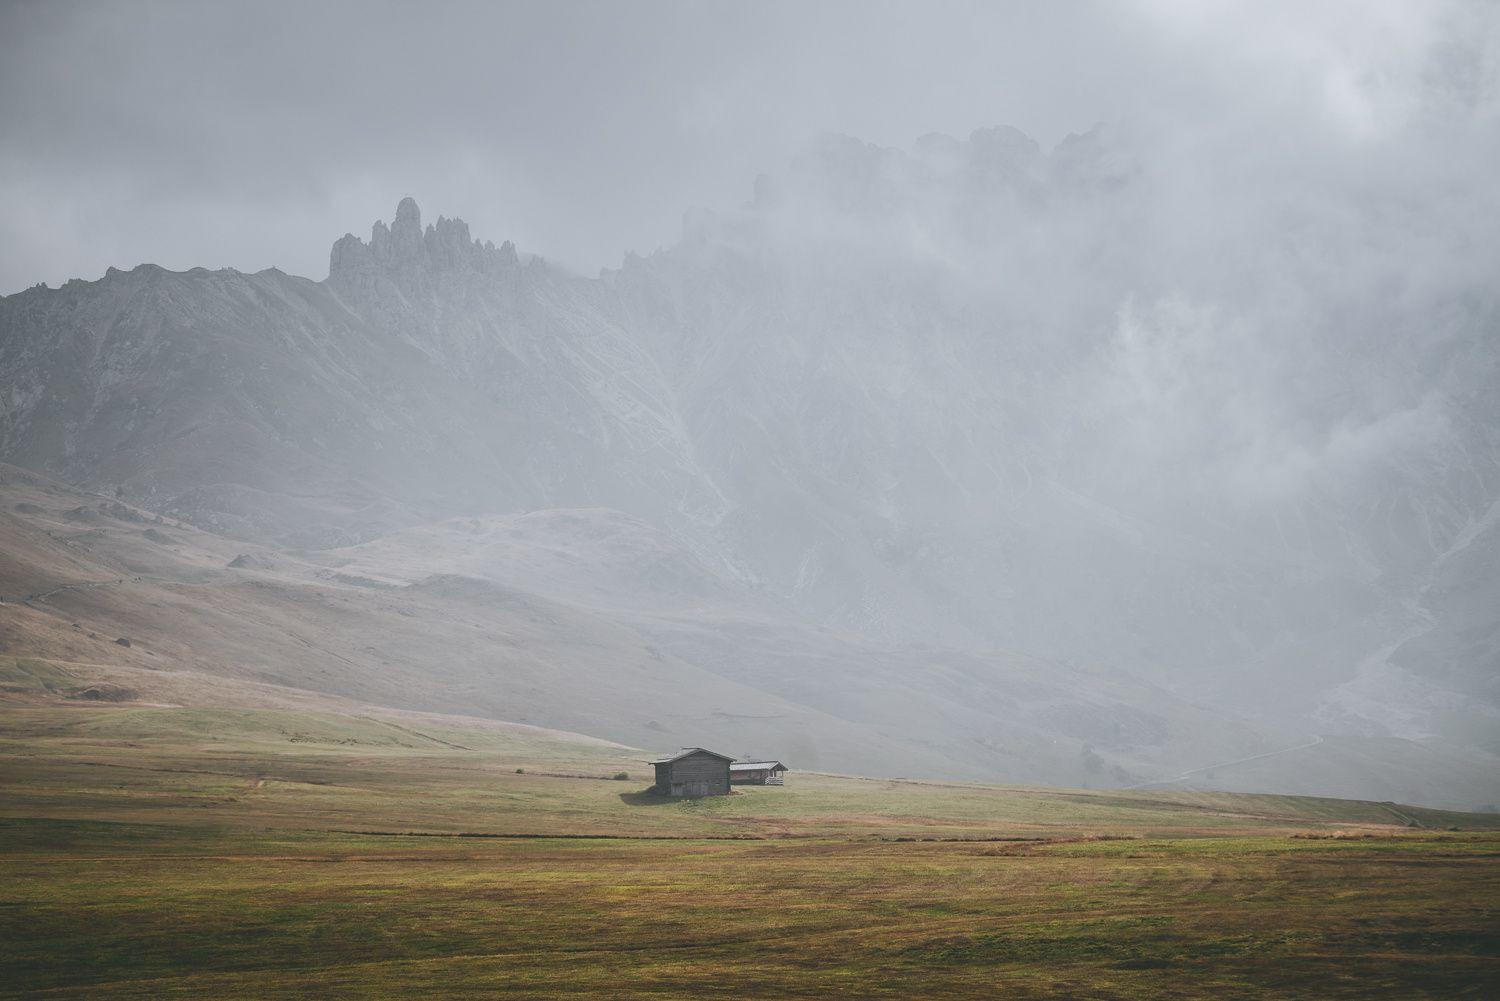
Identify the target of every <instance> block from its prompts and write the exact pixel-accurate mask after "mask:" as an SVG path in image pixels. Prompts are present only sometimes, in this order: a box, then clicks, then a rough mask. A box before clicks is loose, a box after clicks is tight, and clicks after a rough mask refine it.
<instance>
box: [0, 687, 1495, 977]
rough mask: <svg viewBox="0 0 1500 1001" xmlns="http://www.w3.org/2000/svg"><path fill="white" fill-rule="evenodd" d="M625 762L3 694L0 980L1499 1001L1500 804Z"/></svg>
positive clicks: (572, 752) (534, 739)
mask: <svg viewBox="0 0 1500 1001" xmlns="http://www.w3.org/2000/svg"><path fill="white" fill-rule="evenodd" d="M642 756H643V755H642V754H641V753H640V752H636V751H632V750H630V749H628V748H622V747H620V746H618V745H613V744H608V743H604V742H600V741H589V740H586V739H581V738H576V737H574V736H571V735H567V734H559V733H553V732H549V731H543V730H536V729H533V728H525V727H514V726H508V725H504V724H487V723H482V722H480V721H464V720H456V719H453V718H443V717H413V716H410V715H398V714H382V713H379V712H377V711H372V712H371V713H370V714H368V715H348V714H336V713H320V712H290V711H281V710H202V709H178V708H168V707H160V708H157V707H147V706H139V705H129V706H115V705H100V706H92V705H90V706H61V705H57V704H49V703H45V702H41V701H36V700H32V701H26V700H24V699H23V700H20V701H16V702H13V703H10V704H8V705H6V706H4V707H3V708H0V996H5V997H27V998H31V997H43V998H45V997H109V998H116V997H119V998H133V997H140V998H175V997H181V998H199V997H244V998H275V997H392V998H395V997H414V996H422V997H471V996H515V997H538V998H551V997H557V998H564V997H568V998H583V997H624V998H629V997H650V998H699V997H724V998H741V997H768V998H793V997H849V998H864V997H893V998H910V997H1006V996H1011V997H1100V998H1111V997H1118V998H1129V997H1183V998H1188V997H1201V996H1208V995H1220V996H1228V997H1240V996H1261V997H1309V996H1317V997H1349V998H1356V997H1369V996H1372V995H1385V996H1391V997H1433V998H1454V997H1475V998H1479V997H1492V996H1496V991H1497V988H1500V831H1496V830H1494V825H1495V823H1496V821H1500V818H1496V817H1490V816H1482V815H1466V814H1447V813H1440V812H1438V811H1430V810H1418V809H1414V808H1409V807H1402V806H1395V805H1390V804H1376V803H1361V802H1353V801H1344V800H1328V799H1307V798H1298V797H1279V796H1245V795H1230V794H1194V793H1163V792H1155V791H1152V792H1109V791H1089V790H1055V789H1036V788H1023V787H1004V786H980V785H972V784H961V783H928V782H917V781H903V780H885V779H860V778H850V777H840V776H830V775H812V774H806V773H799V772H796V771H794V772H793V773H792V774H791V775H790V777H789V780H788V785H787V786H785V787H784V788H779V789H778V788H742V789H738V790H737V791H736V794H735V795H732V796H728V797H719V798H714V799H708V800H701V801H684V802H671V801H665V800H662V799H660V798H658V797H656V796H654V795H651V794H649V793H647V792H646V791H645V787H646V786H647V785H648V784H649V780H648V778H647V775H648V769H647V767H646V766H645V765H644V764H643V762H642V761H641V758H642ZM792 764H793V765H794V766H795V762H793V763H792ZM622 771H623V772H626V773H628V774H629V775H630V778H629V779H628V780H619V779H615V778H613V777H612V776H614V775H616V774H618V773H620V772H622Z"/></svg>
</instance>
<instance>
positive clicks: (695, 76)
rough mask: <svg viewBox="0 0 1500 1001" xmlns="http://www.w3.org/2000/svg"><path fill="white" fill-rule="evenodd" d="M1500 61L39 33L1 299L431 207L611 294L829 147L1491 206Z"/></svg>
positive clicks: (306, 261) (1332, 28) (192, 20)
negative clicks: (1394, 178)
mask: <svg viewBox="0 0 1500 1001" xmlns="http://www.w3.org/2000/svg"><path fill="white" fill-rule="evenodd" d="M1497 37H1500V31H1497V19H1496V15H1495V13H1494V8H1493V7H1492V6H1490V5H1487V4H1483V3H1430V4H1408V3H1393V2H1386V3H1369V2H1355V0H1346V2H1333V3H1323V4H1318V5H1316V7H1315V8H1314V9H1311V10H1310V9H1309V8H1308V7H1307V6H1306V5H1304V4H1295V3H1280V4H1266V3H1250V2H1243V3H1229V2H1223V3H1209V4H1204V3H1185V2H1183V3H1174V2H1165V0H1142V2H1138V3H1134V4H1113V3H1111V4H1076V5H1060V4H1030V3H1015V4H1009V5H978V4H971V3H946V4H932V3H926V4H880V3H867V2H830V3H819V4H804V3H765V4H730V3H691V4H690V3H682V4H667V3H654V4H617V3H569V4H555V3H550V2H549V3H510V4H503V5H502V4H490V3H483V4H480V3H474V4H465V3H459V4H439V5H422V6H413V5H399V6H398V5H390V6H380V5H370V4H352V3H351V4H337V3H321V4H311V5H309V4H293V3H283V4H255V5H243V4H237V5H231V4H216V5H208V4H192V3H166V2H134V3H132V2H122V3H92V4H79V3H72V4H69V3H50V2H49V3H41V2H31V3H26V2H20V3H15V2H13V3H9V4H7V5H5V6H4V7H3V8H0V136H3V137H4V138H3V139H0V290H5V291H14V290H16V289H18V288H21V287H24V286H25V285H28V284H31V283H33V282H35V281H39V280H45V281H48V282H52V283H56V282H58V281H60V280H65V279H67V278H69V277H74V276H78V277H94V276H96V275H98V274H99V273H101V272H102V271H103V270H104V268H105V267H106V266H108V265H111V264H113V265H119V266H130V265H133V264H135V263H138V262H140V261H145V260H149V261H155V262H158V263H161V264H164V265H166V266H169V267H175V268H183V267H189V266H193V265H206V266H225V265H229V266H235V267H239V268H243V269H255V268H260V267H265V266H269V265H273V264H274V265H277V266H280V267H282V268H284V269H286V270H289V271H294V272H297V273H302V274H308V275H311V276H312V277H322V275H323V274H324V273H325V271H326V266H327V262H326V256H325V255H326V247H327V246H328V243H329V242H330V240H331V238H333V237H335V236H337V235H339V234H341V233H343V232H345V231H349V230H353V231H359V232H362V231H363V230H364V228H365V227H367V226H368V225H369V222H370V220H372V219H374V218H376V217H377V216H380V215H382V214H384V213H385V212H386V211H388V207H389V206H390V205H391V204H393V203H394V202H395V200H396V199H397V198H398V197H399V196H401V195H403V194H415V195H417V196H419V197H420V198H421V199H422V203H423V204H424V205H425V206H427V207H428V208H429V210H430V211H432V212H434V213H436V212H443V213H447V214H450V215H453V214H459V215H462V216H464V217H465V218H466V219H468V220H469V221H470V223H471V224H472V226H473V229H474V232H475V233H476V234H479V235H482V236H485V237H490V238H494V239H496V240H499V239H502V238H512V239H515V240H516V241H517V242H518V243H519V244H520V245H521V246H522V247H523V248H526V249H531V250H534V251H536V252H539V253H542V254H543V255H546V256H548V257H552V258H556V259H559V260H561V261H564V262H567V263H570V264H573V265H575V266H578V267H580V268H584V269H589V270H592V269H593V268H595V267H598V266H600V265H606V264H614V263H616V262H617V261H618V260H619V257H620V255H621V254H622V253H623V252H624V251H626V250H629V249H637V250H643V251H649V250H650V249H652V247H654V246H656V245H659V244H665V243H669V242H671V241H672V240H674V239H675V238H676V235H677V232H678V228H679V225H680V219H681V213H682V211H683V210H684V209H686V208H688V207H690V206H693V205H707V206H733V205H735V204H737V203H738V202H740V201H742V200H743V199H744V198H745V197H746V194H747V192H748V191H749V185H750V181H751V179H752V178H753V176H754V174H755V173H756V172H758V171H760V170H762V169H767V170H776V169H778V168H780V167H781V166H782V165H783V164H784V163H785V162H786V161H787V160H788V159H790V158H791V156H792V155H793V154H794V153H795V152H796V151H797V150H799V149H801V148H802V147H803V146H805V144H806V143H807V142H808V141H809V140H810V139H811V138H812V137H813V136H815V135H817V134H819V133H822V132H827V131H834V132H842V133H847V134H850V135H856V136H859V137H860V138H861V139H865V140H868V141H872V142H877V143H881V144H885V145H901V146H905V145H907V144H909V143H910V141H911V140H912V139H913V138H915V137H916V136H918V135H922V134H925V133H928V132H932V131H942V132H948V133H951V134H955V135H967V134H968V133H969V132H970V131H971V130H973V129H975V128H978V127H982V126H988V125H993V124H997V123H1004V124H1010V125H1014V126H1017V127H1019V128H1021V129H1022V130H1023V131H1025V132H1027V133H1028V134H1030V135H1032V136H1034V137H1035V138H1037V139H1038V140H1039V141H1040V142H1041V143H1042V144H1043V145H1044V146H1048V147H1050V146H1051V145H1052V144H1054V143H1055V142H1057V141H1058V140H1059V139H1061V138H1062V137H1063V136H1064V135H1065V134H1067V133H1069V132H1073V131H1082V130H1084V129H1086V128H1088V127H1089V126H1090V125H1092V124H1093V123H1094V122H1096V121H1100V120H1107V121H1111V122H1114V123H1118V124H1121V125H1128V126H1129V127H1131V128H1132V129H1134V130H1136V131H1137V132H1138V133H1139V134H1140V135H1143V136H1149V137H1150V140H1151V142H1152V143H1153V144H1154V148H1157V149H1159V150H1161V151H1163V153H1164V154H1167V156H1165V160H1166V161H1167V162H1173V161H1174V158H1175V162H1177V163H1179V164H1181V168H1180V170H1181V176H1180V177H1178V178H1176V179H1175V182H1176V183H1178V184H1179V185H1180V186H1181V188H1182V190H1183V192H1184V195H1186V194H1189V193H1192V192H1194V191H1195V190H1197V191H1199V192H1200V193H1201V194H1202V195H1203V196H1204V197H1205V198H1211V199H1215V200H1216V204H1215V208H1216V210H1217V211H1218V212H1219V213H1220V216H1223V215H1225V214H1228V215H1230V216H1232V215H1233V213H1235V212H1244V213H1246V214H1247V215H1251V216H1253V215H1254V214H1255V213H1256V212H1258V210H1259V206H1260V204H1261V200H1260V198H1259V195H1261V194H1264V193H1265V189H1268V188H1269V189H1275V188H1277V187H1278V186H1282V187H1285V188H1286V189H1287V190H1296V191H1311V192H1316V184H1313V185H1309V184H1308V183H1306V182H1307V181H1308V179H1309V178H1312V179H1314V180H1315V181H1321V182H1323V183H1329V184H1344V183H1347V182H1349V181H1350V179H1351V178H1355V179H1360V178H1363V179H1364V183H1369V184H1372V185H1374V186H1376V187H1378V186H1379V180H1380V176H1381V175H1382V174H1385V173H1391V172H1395V173H1398V174H1399V173H1401V172H1403V171H1408V170H1412V169H1421V170H1431V171H1432V173H1431V181H1432V183H1433V184H1434V185H1437V186H1439V190H1440V192H1441V191H1443V190H1451V191H1452V192H1454V197H1455V198H1460V199H1461V198H1468V197H1472V195H1471V194H1470V192H1471V191H1472V184H1470V183H1468V182H1470V181H1472V175H1473V174H1474V173H1475V172H1476V171H1477V170H1479V169H1481V168H1482V166H1483V164H1484V163H1485V162H1489V163H1493V160H1489V161H1482V160H1481V156H1482V154H1493V153H1494V152H1495V144H1494V135H1493V133H1494V132H1495V129H1496V120H1497V119H1496V108H1497V99H1496V94H1497V85H1496V74H1497V70H1496V66H1497V52H1500V43H1497ZM1481 134H1487V135H1488V144H1487V145H1486V144H1484V143H1482V142H1480V140H1479V139H1478V138H1476V137H1478V136H1480V135H1481ZM1434 151H1437V152H1438V153H1440V154H1443V155H1439V156H1434V155H1433V154H1434ZM1435 165H1436V166H1435ZM1206 179H1207V180H1206ZM1230 181H1239V182H1241V183H1242V184H1243V185H1244V186H1245V187H1244V191H1245V194H1246V197H1245V198H1244V199H1243V200H1242V203H1241V204H1221V203H1217V202H1222V192H1223V190H1224V185H1225V184H1226V183H1228V182H1230ZM1466 184H1468V186H1467V187H1466V186H1465V185H1466ZM1205 185H1207V190H1203V189H1204V187H1205Z"/></svg>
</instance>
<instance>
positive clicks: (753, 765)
mask: <svg viewBox="0 0 1500 1001" xmlns="http://www.w3.org/2000/svg"><path fill="white" fill-rule="evenodd" d="M767 768H770V769H772V770H774V769H777V768H780V769H781V770H782V771H784V772H785V771H788V770H789V769H788V768H787V766H786V765H783V764H782V763H781V762H779V761H736V762H735V763H734V764H732V765H730V766H729V770H730V771H731V772H757V771H763V770H765V769H767Z"/></svg>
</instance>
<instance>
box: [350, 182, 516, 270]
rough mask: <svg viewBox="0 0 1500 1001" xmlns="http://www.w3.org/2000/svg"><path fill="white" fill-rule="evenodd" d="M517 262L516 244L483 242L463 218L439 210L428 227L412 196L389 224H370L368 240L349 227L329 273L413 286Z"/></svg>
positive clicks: (508, 265)
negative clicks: (437, 276) (454, 217)
mask: <svg viewBox="0 0 1500 1001" xmlns="http://www.w3.org/2000/svg"><path fill="white" fill-rule="evenodd" d="M516 264H517V254H516V248H515V245H514V244H512V243H511V242H510V241H509V240H507V241H506V242H505V243H504V244H502V245H501V246H500V247H498V248H497V247H496V246H495V245H494V244H493V243H490V242H488V241H486V242H483V243H481V242H480V241H478V240H475V239H474V238H473V237H472V236H470V234H469V225H468V223H466V222H464V221H463V220H462V219H448V218H446V217H443V216H439V217H438V220H437V222H436V223H435V224H432V225H429V226H427V227H426V229H423V227H422V210H421V209H420V208H418V206H417V203H416V200H415V199H413V198H410V197H407V198H403V199H401V202H400V204H398V205H397V206H396V216H395V218H394V219H393V220H392V221H391V223H390V225H389V226H387V225H386V223H385V222H384V221H381V220H377V221H376V222H375V224H374V225H373V226H372V227H371V228H370V242H369V243H365V242H364V241H363V240H361V239H359V238H358V237H356V236H355V235H354V234H352V233H346V234H345V235H344V236H343V237H342V238H340V239H339V240H338V242H336V243H335V244H334V245H333V250H332V251H331V253H330V255H329V261H328V277H329V280H330V281H332V282H334V283H335V284H348V283H350V282H351V281H354V280H356V279H358V278H360V277H361V276H364V277H365V278H373V277H375V276H378V275H385V276H386V277H388V278H392V279H395V280H397V282H398V284H401V285H404V286H411V285H412V284H413V283H419V284H420V283H423V282H425V281H427V280H429V279H430V278H432V277H434V276H436V275H440V274H449V273H463V272H498V271H502V270H505V269H507V268H513V267H515V266H516Z"/></svg>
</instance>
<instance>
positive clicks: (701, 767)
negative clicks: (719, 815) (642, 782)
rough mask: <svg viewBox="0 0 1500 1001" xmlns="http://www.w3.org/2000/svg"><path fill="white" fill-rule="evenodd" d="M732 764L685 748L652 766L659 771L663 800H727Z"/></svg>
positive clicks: (726, 758) (721, 756)
mask: <svg viewBox="0 0 1500 1001" xmlns="http://www.w3.org/2000/svg"><path fill="white" fill-rule="evenodd" d="M733 762H734V759H733V758H731V757H730V756H729V755H727V754H720V753H718V752H717V751H710V750H707V749H705V748H702V747H684V748H683V749H682V750H680V751H678V752H677V753H676V754H673V755H670V756H668V757H665V758H657V759H656V760H655V761H652V762H650V764H651V766H652V767H653V768H655V769H656V787H655V788H656V791H657V792H659V793H661V794H662V795H664V796H727V795H729V766H730V765H731V764H732V763H733Z"/></svg>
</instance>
